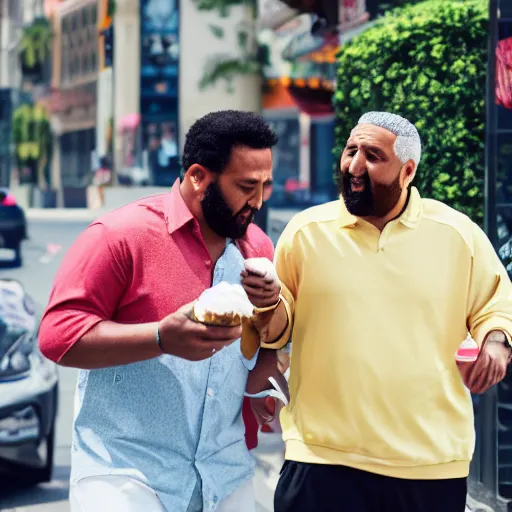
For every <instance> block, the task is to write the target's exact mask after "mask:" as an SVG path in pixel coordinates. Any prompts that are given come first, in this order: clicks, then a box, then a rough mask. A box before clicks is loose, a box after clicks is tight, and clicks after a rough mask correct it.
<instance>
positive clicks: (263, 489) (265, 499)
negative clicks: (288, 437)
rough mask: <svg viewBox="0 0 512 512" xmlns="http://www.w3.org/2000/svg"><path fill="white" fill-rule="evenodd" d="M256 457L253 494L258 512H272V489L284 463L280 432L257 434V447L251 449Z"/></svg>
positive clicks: (273, 489)
mask: <svg viewBox="0 0 512 512" xmlns="http://www.w3.org/2000/svg"><path fill="white" fill-rule="evenodd" d="M252 453H253V455H254V458H255V459H256V474H255V476H254V494H255V496H256V501H257V504H258V506H259V508H258V512H273V510H274V504H273V503H274V491H275V489H276V486H277V481H278V480H279V471H280V470H281V466H282V465H283V463H284V443H283V441H282V439H281V434H268V433H261V432H260V434H259V439H258V447H257V448H255V449H254V450H253V452H252Z"/></svg>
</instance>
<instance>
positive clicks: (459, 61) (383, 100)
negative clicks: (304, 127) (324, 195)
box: [334, 0, 488, 223]
mask: <svg viewBox="0 0 512 512" xmlns="http://www.w3.org/2000/svg"><path fill="white" fill-rule="evenodd" d="M487 8H488V2H487V0H465V1H459V0H425V1H424V2H421V3H418V4H415V5H410V6H406V7H401V8H397V9H395V10H393V11H390V12H389V13H388V14H386V15H385V16H384V17H382V18H381V19H379V20H378V21H377V23H376V25H374V26H373V27H371V28H369V29H368V30H367V31H365V32H364V33H362V34H361V35H360V36H358V37H357V38H356V39H354V40H352V41H351V42H350V43H348V44H347V45H345V46H343V47H342V48H341V49H340V53H339V56H338V69H337V79H338V83H337V90H336V93H335V97H334V102H335V107H336V115H337V126H336V144H337V145H336V148H335V151H336V155H337V156H339V154H340V152H341V151H342V148H343V146H344V144H345V141H346V140H347V138H348V135H349V133H350V130H351V129H352V128H353V126H354V125H355V124H356V123H357V120H358V119H359V117H360V115H361V114H363V113H364V112H367V111H370V110H384V111H389V112H394V113H397V114H400V115H403V116H404V117H407V118H408V119H409V120H411V121H412V122H414V123H415V124H416V126H417V128H418V130H419V132H420V135H421V137H422V142H423V151H424V153H423V157H422V162H421V164H420V167H419V170H418V173H417V176H416V179H415V185H416V186H417V187H418V188H419V189H420V192H421V193H422V194H423V195H424V196H426V197H432V198H435V199H438V200H440V201H443V202H446V203H448V204H450V205H451V206H453V207H454V208H457V209H458V210H461V211H463V212H465V213H467V214H468V215H469V216H470V217H472V218H473V219H474V220H475V221H477V222H479V223H481V222H482V221H483V180H484V149H485V142H484V141H485V90H486V89H485V87H486V69H487V38H488V13H487Z"/></svg>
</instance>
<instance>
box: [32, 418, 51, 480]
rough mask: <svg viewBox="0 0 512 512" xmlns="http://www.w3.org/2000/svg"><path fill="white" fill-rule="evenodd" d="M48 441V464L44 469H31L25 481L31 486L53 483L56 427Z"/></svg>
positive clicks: (49, 435) (46, 463)
mask: <svg viewBox="0 0 512 512" xmlns="http://www.w3.org/2000/svg"><path fill="white" fill-rule="evenodd" d="M45 441H46V443H45V444H46V462H45V465H44V466H43V467H42V468H38V469H31V470H30V471H29V472H28V474H26V477H25V478H24V480H25V481H26V482H28V483H30V484H34V485H36V484H43V483H46V482H51V480H52V474H53V455H54V452H55V425H54V426H53V427H52V429H51V431H50V433H49V434H48V437H47V438H46V439H45Z"/></svg>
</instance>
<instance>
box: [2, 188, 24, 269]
mask: <svg viewBox="0 0 512 512" xmlns="http://www.w3.org/2000/svg"><path fill="white" fill-rule="evenodd" d="M26 238H27V221H26V219H25V213H24V212H23V209H22V208H20V206H19V205H17V204H16V199H15V198H14V196H12V195H11V194H9V190H7V189H6V188H0V249H11V250H13V251H14V265H15V266H18V267H20V266H21V265H22V255H21V242H22V241H23V240H26Z"/></svg>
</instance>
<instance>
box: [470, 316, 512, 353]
mask: <svg viewBox="0 0 512 512" xmlns="http://www.w3.org/2000/svg"><path fill="white" fill-rule="evenodd" d="M491 331H502V332H503V333H504V334H505V336H506V337H507V340H508V341H509V342H510V341H511V339H512V338H511V334H510V333H512V322H510V321H509V320H507V319H505V318H490V319H489V320H486V321H485V322H483V323H481V324H480V325H479V326H478V327H477V328H476V329H471V335H472V336H473V339H474V340H475V341H476V342H477V343H478V346H479V347H480V348H481V347H482V345H483V343H484V340H485V338H486V337H487V335H488V334H489V333H490V332H491Z"/></svg>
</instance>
